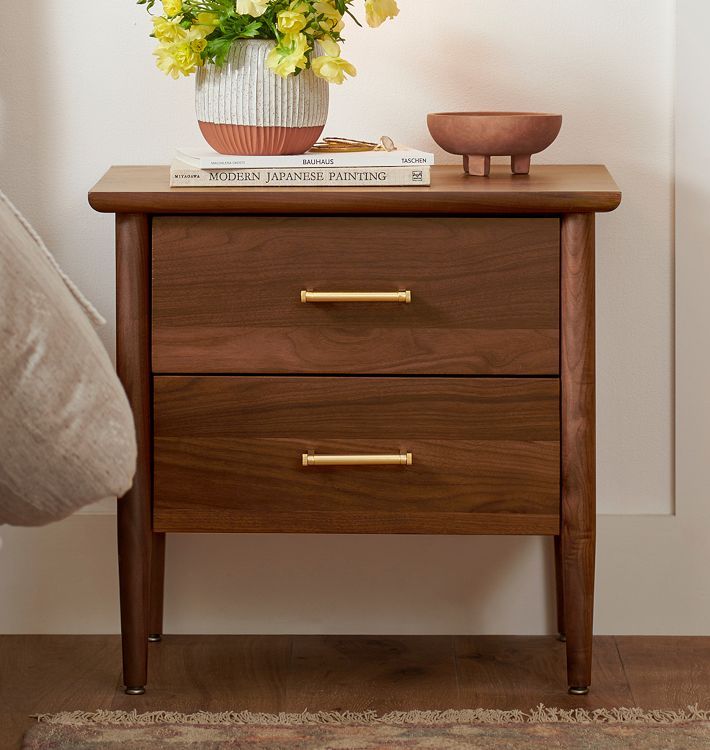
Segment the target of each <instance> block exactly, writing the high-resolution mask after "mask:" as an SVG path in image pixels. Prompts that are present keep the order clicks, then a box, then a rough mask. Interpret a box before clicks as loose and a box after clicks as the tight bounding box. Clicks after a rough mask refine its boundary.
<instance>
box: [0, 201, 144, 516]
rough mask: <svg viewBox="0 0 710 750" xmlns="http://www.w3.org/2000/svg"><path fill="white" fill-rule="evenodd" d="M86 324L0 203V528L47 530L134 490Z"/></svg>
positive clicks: (85, 310) (125, 439)
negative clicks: (53, 523)
mask: <svg viewBox="0 0 710 750" xmlns="http://www.w3.org/2000/svg"><path fill="white" fill-rule="evenodd" d="M92 322H93V323H95V324H99V325H100V324H101V323H102V322H103V321H101V318H100V316H99V315H98V313H97V312H96V311H95V310H94V309H93V308H92V307H91V305H90V304H89V303H88V302H87V301H86V300H85V299H84V298H83V297H82V295H81V294H80V293H79V292H78V290H77V289H76V288H75V287H74V286H73V284H71V282H70V281H69V280H68V279H67V278H66V277H65V276H64V275H63V274H62V272H61V271H60V270H59V267H58V266H57V264H56V262H55V261H54V259H53V257H52V256H51V255H50V253H49V251H48V250H47V249H46V247H45V246H44V245H43V243H42V241H41V239H40V238H39V237H38V236H37V234H36V233H35V232H34V230H33V229H32V228H31V227H30V225H29V224H28V223H27V221H26V220H25V219H24V218H23V217H22V216H21V215H20V214H19V212H18V211H17V209H15V207H14V206H13V205H12V204H11V203H10V202H9V201H8V200H7V198H6V197H5V196H4V195H3V194H2V193H0V524H4V523H7V524H13V525H20V526H35V525H41V524H45V523H49V522H50V521H55V520H58V519H60V518H64V517H65V516H68V515H69V514H71V513H72V512H73V511H75V510H77V509H78V508H80V507H82V506H84V505H88V504H89V503H93V502H95V501H97V500H101V499H103V498H106V497H111V496H120V495H123V494H124V493H125V492H126V491H127V490H128V489H129V488H130V486H131V482H132V480H133V474H134V472H135V463H136V442H135V428H134V424H133V416H132V414H131V410H130V407H129V405H128V401H127V399H126V395H125V393H124V391H123V388H122V386H121V383H120V381H119V380H118V378H117V376H116V373H115V372H114V369H113V366H112V364H111V360H110V359H109V357H108V354H107V353H106V350H105V349H104V347H103V346H102V344H101V341H100V339H99V337H98V336H97V335H96V332H95V331H94V329H93V326H92Z"/></svg>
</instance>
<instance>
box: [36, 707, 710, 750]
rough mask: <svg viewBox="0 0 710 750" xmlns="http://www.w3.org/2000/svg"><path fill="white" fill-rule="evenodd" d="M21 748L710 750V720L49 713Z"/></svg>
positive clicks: (668, 716)
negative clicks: (634, 749) (572, 749)
mask: <svg viewBox="0 0 710 750" xmlns="http://www.w3.org/2000/svg"><path fill="white" fill-rule="evenodd" d="M36 718H37V719H38V723H37V724H36V725H35V726H33V727H32V728H31V729H30V730H29V731H28V732H27V734H26V735H25V738H24V741H23V745H22V748H23V750H49V749H50V748H51V750H99V748H100V749H101V750H129V748H130V750H163V749H165V750H198V749H199V750H217V749H218V748H219V749H222V748H223V749H225V750H228V749H229V748H239V749H240V750H252V749H254V750H256V748H258V749H259V750H383V749H384V748H388V749H389V748H402V749H404V748H406V750H459V749H462V748H466V750H471V749H472V748H485V749H486V750H550V748H570V749H571V748H574V750H628V749H629V748H639V750H641V748H642V749H643V750H661V748H663V750H669V748H676V749H677V750H680V749H681V748H682V749H683V750H700V748H703V750H707V748H709V747H710V712H709V711H700V710H699V709H698V707H697V706H690V707H689V708H687V709H686V710H685V711H643V710H642V709H639V708H617V709H611V710H607V709H600V710H597V711H585V710H583V709H577V710H571V711H568V710H563V709H557V708H545V707H544V706H538V707H537V708H536V709H534V710H532V711H530V713H524V712H522V711H493V710H486V709H476V710H469V711H412V712H409V713H400V712H397V713H390V714H386V715H385V716H377V714H375V713H374V712H366V713H361V714H356V713H317V714H309V713H302V714H252V713H248V712H242V713H221V714H215V713H207V712H200V713H196V714H174V713H166V712H154V713H146V714H138V713H136V712H135V711H133V712H131V713H125V712H123V711H97V712H96V713H82V712H74V713H62V714H45V715H41V716H38V717H36Z"/></svg>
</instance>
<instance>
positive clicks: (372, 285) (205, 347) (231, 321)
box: [152, 216, 559, 375]
mask: <svg viewBox="0 0 710 750" xmlns="http://www.w3.org/2000/svg"><path fill="white" fill-rule="evenodd" d="M406 290H409V291H411V293H412V297H411V303H409V304H408V303H406V302H404V301H402V302H372V301H369V302H342V301H340V302H306V303H304V302H302V296H301V292H302V291H313V292H384V293H391V292H397V291H406ZM152 343H153V369H154V371H155V372H157V373H230V372H235V373H267V374H272V373H273V374H278V373H294V374H298V373H304V374H308V373H332V374H381V373H386V374H444V375H447V374H451V375H458V374H461V375H466V374H473V375H487V374H499V375H554V374H556V373H558V371H559V221H558V220H557V219H548V218H535V219H523V218H514V219H507V218H500V219H465V218H460V219H459V218H443V219H434V218H413V219H412V218H374V217H368V218H334V217H322V218H312V217H297V218H275V217H262V218H251V217H246V218H241V217H194V216H188V217H162V218H161V217H158V218H156V219H154V222H153V342H152Z"/></svg>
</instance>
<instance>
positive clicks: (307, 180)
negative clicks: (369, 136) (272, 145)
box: [170, 166, 431, 187]
mask: <svg viewBox="0 0 710 750" xmlns="http://www.w3.org/2000/svg"><path fill="white" fill-rule="evenodd" d="M430 184H431V170H430V168H429V167H417V168H411V167H384V168H382V169H353V168H349V169H337V168H330V169H210V170H207V169H189V168H184V167H175V166H173V167H172V168H171V170H170V187H368V186H384V187H387V186H389V187H405V186H410V185H413V186H414V185H422V186H426V185H430Z"/></svg>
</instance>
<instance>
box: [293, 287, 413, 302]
mask: <svg viewBox="0 0 710 750" xmlns="http://www.w3.org/2000/svg"><path fill="white" fill-rule="evenodd" d="M411 301H412V293H411V292H410V291H405V292H308V291H306V290H305V289H304V290H303V291H302V292H301V302H404V303H405V304H409V303H410V302H411Z"/></svg>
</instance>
